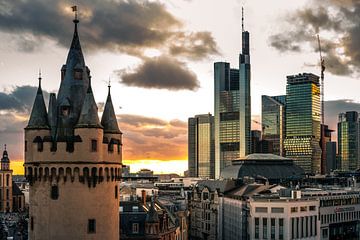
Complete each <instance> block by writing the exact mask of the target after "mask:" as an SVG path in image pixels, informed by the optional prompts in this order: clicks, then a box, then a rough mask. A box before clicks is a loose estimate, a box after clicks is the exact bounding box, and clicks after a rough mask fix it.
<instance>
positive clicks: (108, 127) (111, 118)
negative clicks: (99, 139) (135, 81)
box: [101, 86, 121, 133]
mask: <svg viewBox="0 0 360 240" xmlns="http://www.w3.org/2000/svg"><path fill="white" fill-rule="evenodd" d="M101 125H102V126H103V127H104V132H105V133H121V132H120V129H119V126H118V123H117V119H116V115H115V111H114V106H113V103H112V100H111V94H110V86H109V92H108V96H107V99H106V103H105V108H104V112H103V115H102V117H101Z"/></svg>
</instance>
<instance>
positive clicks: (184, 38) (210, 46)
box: [170, 32, 219, 60]
mask: <svg viewBox="0 0 360 240" xmlns="http://www.w3.org/2000/svg"><path fill="white" fill-rule="evenodd" d="M172 42H173V45H172V46H170V53H171V54H172V55H180V56H185V57H187V58H189V59H193V60H200V59H203V58H205V57H207V55H209V54H219V51H218V49H217V45H216V42H215V40H214V38H213V37H212V36H211V33H210V32H195V33H191V34H185V33H183V32H180V33H178V34H176V35H175V38H174V41H172Z"/></svg>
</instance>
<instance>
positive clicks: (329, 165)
mask: <svg viewBox="0 0 360 240" xmlns="http://www.w3.org/2000/svg"><path fill="white" fill-rule="evenodd" d="M336 169H337V166H336V142H327V143H326V173H330V172H331V171H333V170H336Z"/></svg>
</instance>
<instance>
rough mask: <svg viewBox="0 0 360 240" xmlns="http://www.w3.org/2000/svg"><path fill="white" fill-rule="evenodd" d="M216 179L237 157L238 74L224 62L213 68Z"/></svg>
mask: <svg viewBox="0 0 360 240" xmlns="http://www.w3.org/2000/svg"><path fill="white" fill-rule="evenodd" d="M214 82H215V87H214V91H215V94H214V95H215V97H214V100H215V106H214V110H215V114H214V122H215V177H217V178H218V177H219V176H220V171H221V170H222V169H223V168H224V167H226V166H228V165H230V164H231V161H232V160H235V159H238V158H239V157H240V122H239V116H240V91H239V70H238V69H231V68H230V64H229V63H227V62H216V63H215V64H214Z"/></svg>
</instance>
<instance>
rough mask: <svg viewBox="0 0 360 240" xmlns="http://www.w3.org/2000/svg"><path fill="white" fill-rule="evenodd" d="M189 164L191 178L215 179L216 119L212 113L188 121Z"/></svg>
mask: <svg viewBox="0 0 360 240" xmlns="http://www.w3.org/2000/svg"><path fill="white" fill-rule="evenodd" d="M188 164H189V174H190V177H201V178H211V179H214V178H215V133H214V117H213V116H212V115H211V114H210V113H209V114H202V115H196V116H195V117H193V118H189V120H188Z"/></svg>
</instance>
